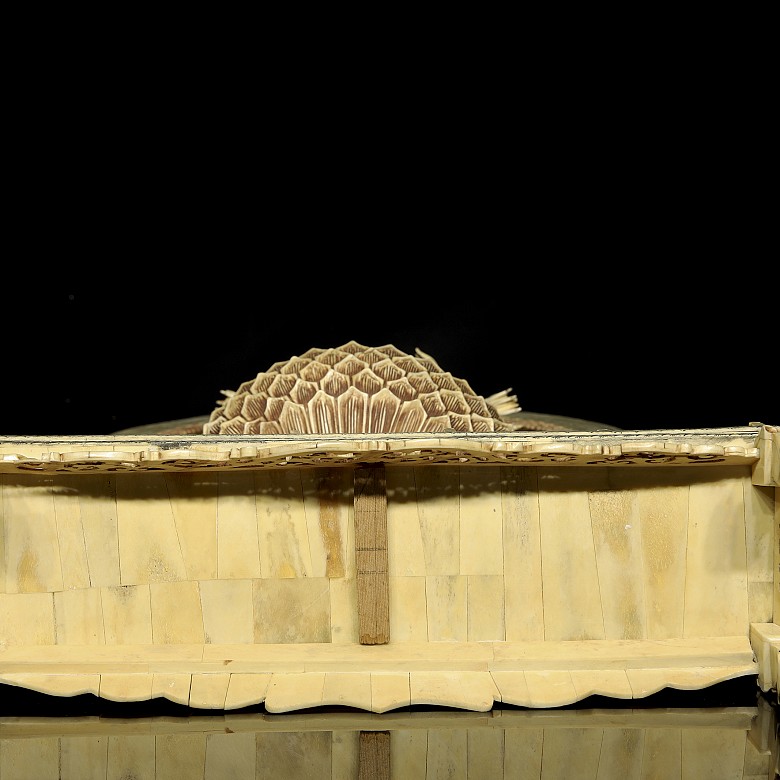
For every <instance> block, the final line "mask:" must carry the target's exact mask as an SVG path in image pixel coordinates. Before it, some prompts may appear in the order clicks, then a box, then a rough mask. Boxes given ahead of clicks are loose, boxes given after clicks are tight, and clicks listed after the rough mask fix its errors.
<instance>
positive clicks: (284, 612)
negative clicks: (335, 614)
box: [253, 577, 331, 643]
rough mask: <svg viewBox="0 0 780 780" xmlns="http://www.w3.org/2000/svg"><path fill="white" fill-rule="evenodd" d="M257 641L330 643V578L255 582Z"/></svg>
mask: <svg viewBox="0 0 780 780" xmlns="http://www.w3.org/2000/svg"><path fill="white" fill-rule="evenodd" d="M253 587H254V618H255V642H258V643H277V642H330V641H331V636H330V580H329V579H327V578H326V577H317V578H316V579H312V578H296V579H281V580H273V579H262V580H255V581H254V584H253Z"/></svg>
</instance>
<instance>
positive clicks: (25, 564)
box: [2, 474, 63, 593]
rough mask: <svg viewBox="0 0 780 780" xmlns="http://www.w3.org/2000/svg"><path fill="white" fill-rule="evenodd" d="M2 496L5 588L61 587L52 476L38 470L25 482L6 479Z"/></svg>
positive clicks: (36, 590) (17, 590)
mask: <svg viewBox="0 0 780 780" xmlns="http://www.w3.org/2000/svg"><path fill="white" fill-rule="evenodd" d="M2 498H3V517H4V528H5V532H4V538H5V563H6V583H5V590H6V592H8V593H42V592H51V591H56V590H62V587H63V585H62V563H61V561H60V544H59V537H58V535H57V520H56V515H55V513H54V494H53V492H52V478H51V477H50V476H48V475H38V474H35V475H31V476H28V477H26V480H25V483H24V484H18V483H17V482H10V481H9V480H8V479H6V480H5V483H4V486H3V496H2Z"/></svg>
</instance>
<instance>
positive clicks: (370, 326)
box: [0, 255, 780, 435]
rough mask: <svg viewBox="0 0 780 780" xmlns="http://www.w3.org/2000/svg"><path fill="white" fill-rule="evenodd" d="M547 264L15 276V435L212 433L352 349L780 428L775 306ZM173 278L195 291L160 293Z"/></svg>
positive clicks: (1, 414) (632, 422) (693, 421)
mask: <svg viewBox="0 0 780 780" xmlns="http://www.w3.org/2000/svg"><path fill="white" fill-rule="evenodd" d="M542 265H544V268H543V269H537V271H536V272H535V273H534V274H530V273H528V272H525V271H523V270H511V269H512V266H511V265H509V266H507V267H504V268H502V266H501V265H500V264H497V263H496V262H495V261H494V260H493V259H491V258H486V259H485V261H484V262H483V263H480V262H479V261H478V260H474V259H473V258H472V259H469V260H468V262H466V261H461V262H456V261H454V260H453V261H449V260H447V259H442V258H438V259H437V260H436V261H435V262H434V261H433V260H432V259H431V258H427V257H426V256H424V255H419V256H417V257H416V258H415V259H409V260H405V259H404V258H403V256H402V255H399V256H398V257H395V258H392V259H387V258H381V259H379V258H377V259H371V258H367V259H366V260H365V261H350V262H347V261H344V262H339V261H338V260H337V259H336V258H328V259H327V260H325V259H323V258H318V257H312V256H310V255H307V256H306V257H305V259H302V260H301V259H295V260H284V261H280V260H278V259H265V260H263V259H261V260H257V261H254V260H253V261H251V262H250V261H248V260H241V259H234V258H230V257H227V258H225V259H224V261H220V260H219V259H218V258H217V259H213V260H211V261H209V262H208V263H207V264H200V265H198V264H195V263H193V264H191V265H187V264H182V263H181V262H179V263H178V265H175V266H173V272H172V271H171V266H166V265H165V264H164V263H162V262H160V263H156V262H154V261H138V260H137V261H133V262H127V261H123V262H121V263H120V262H119V261H116V262H112V261H110V260H107V261H106V262H105V264H102V265H101V266H99V267H98V268H97V269H96V270H94V271H92V273H91V274H90V275H89V283H85V282H83V281H81V280H79V279H76V278H75V277H74V276H73V275H69V274H67V273H65V274H62V280H61V281H47V282H45V283H43V282H40V283H36V284H31V283H29V281H26V282H24V283H23V282H21V281H19V280H18V279H17V280H15V279H14V278H12V277H9V278H7V279H6V280H5V283H4V285H3V287H2V298H1V299H0V303H1V304H2V307H3V309H2V317H1V318H0V322H2V350H3V361H2V381H0V394H1V396H0V435H61V434H65V435H67V434H107V433H113V432H115V431H118V430H122V429H125V428H129V427H134V426H138V425H143V424H148V423H155V422H161V421H165V420H172V419H181V418H186V417H192V416H198V415H206V414H208V413H209V412H210V411H211V410H212V408H213V407H214V405H215V403H216V402H217V400H218V399H219V398H220V397H221V395H220V390H222V389H235V388H236V387H238V385H239V384H240V383H241V382H243V381H245V380H247V379H251V378H253V377H254V376H255V375H256V374H257V373H258V372H260V371H264V370H266V369H267V368H269V367H270V365H271V364H273V363H274V362H277V361H282V360H287V359H289V358H290V357H292V356H293V355H296V354H300V353H302V352H304V351H306V350H307V349H309V348H311V347H334V346H339V345H341V344H343V343H345V342H346V341H349V340H351V339H354V340H356V341H358V342H361V343H363V344H366V345H368V346H380V345H384V344H394V345H395V346H396V347H398V348H399V349H402V350H404V351H407V352H413V351H414V350H415V348H417V347H419V348H420V349H422V350H423V351H424V352H426V353H428V354H429V355H431V356H432V357H433V358H435V359H436V360H437V361H438V363H439V365H440V366H441V367H442V368H443V369H444V370H446V371H450V372H451V373H452V374H453V375H455V376H458V377H461V378H463V379H466V380H467V381H468V382H469V383H470V384H471V386H472V388H473V389H474V390H475V391H476V392H477V393H479V394H481V395H490V394H491V393H494V392H497V391H500V390H504V389H507V388H512V391H513V393H514V394H515V395H517V397H518V402H519V404H520V406H521V407H522V408H523V409H524V410H526V411H531V412H542V413H547V414H555V415H563V416H569V417H577V418H583V419H586V420H591V421H595V422H601V423H605V424H607V425H611V426H616V427H619V428H624V429H654V428H706V427H726V426H742V425H747V424H748V423H750V422H754V421H755V422H763V423H770V424H777V423H778V422H780V413H778V411H779V410H778V403H777V392H776V387H777V380H776V378H774V377H773V375H772V374H773V372H774V373H776V368H777V331H776V326H777V322H776V317H777V310H776V298H773V297H772V295H771V294H769V293H766V292H762V291H760V290H750V289H748V287H747V286H745V287H742V288H740V287H739V282H738V281H735V286H734V289H732V290H731V291H730V294H727V292H728V291H726V290H721V291H720V297H718V295H717V294H715V295H713V294H712V293H711V292H707V293H705V292H704V291H703V290H700V289H698V288H697V287H696V285H694V284H691V285H688V286H684V285H683V284H682V283H681V282H680V277H670V276H669V273H671V272H672V270H673V269H672V267H671V266H670V267H667V268H666V269H665V270H664V273H661V272H660V271H658V270H656V272H655V273H654V275H653V279H655V281H652V280H648V278H646V277H645V276H642V273H641V267H640V266H639V265H637V266H636V267H635V268H634V269H633V271H632V269H631V268H629V267H626V266H622V265H616V266H613V267H612V268H611V269H606V268H599V267H598V266H596V265H593V264H588V265H587V266H586V265H585V264H584V263H579V264H577V263H574V262H571V261H570V262H568V263H564V262H561V261H557V260H556V261H546V262H545V263H543V264H542ZM166 268H167V271H168V276H167V278H168V279H175V278H176V277H177V276H178V277H179V279H180V281H165V278H166V275H165V273H163V271H164V270H165V269H166ZM518 268H520V267H519V266H518ZM577 268H585V269H586V270H582V271H579V272H578V271H577ZM32 277H33V278H34V277H35V272H33V274H32ZM40 279H41V280H42V279H51V274H47V273H46V272H45V271H44V270H41V272H40ZM181 279H186V280H188V281H186V282H182V281H181ZM675 279H676V281H675ZM610 280H611V281H610ZM745 284H747V281H746V282H745Z"/></svg>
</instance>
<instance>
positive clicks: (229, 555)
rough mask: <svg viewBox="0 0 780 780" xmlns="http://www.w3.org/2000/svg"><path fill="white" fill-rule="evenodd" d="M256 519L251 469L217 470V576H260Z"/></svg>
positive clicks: (247, 577) (253, 482) (253, 481)
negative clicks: (218, 472)
mask: <svg viewBox="0 0 780 780" xmlns="http://www.w3.org/2000/svg"><path fill="white" fill-rule="evenodd" d="M258 522H259V518H258V515H257V508H256V505H255V478H254V475H253V474H252V472H251V471H239V472H229V471H223V472H220V474H219V497H218V499H217V575H218V577H219V578H220V579H252V578H254V577H261V576H263V574H262V570H261V566H260V541H259V537H258Z"/></svg>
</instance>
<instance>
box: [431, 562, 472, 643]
mask: <svg viewBox="0 0 780 780" xmlns="http://www.w3.org/2000/svg"><path fill="white" fill-rule="evenodd" d="M425 598H426V605H427V618H428V639H429V641H431V642H452V641H455V642H465V641H467V640H468V608H467V598H468V593H467V578H466V577H460V576H453V575H442V576H438V577H426V578H425Z"/></svg>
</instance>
